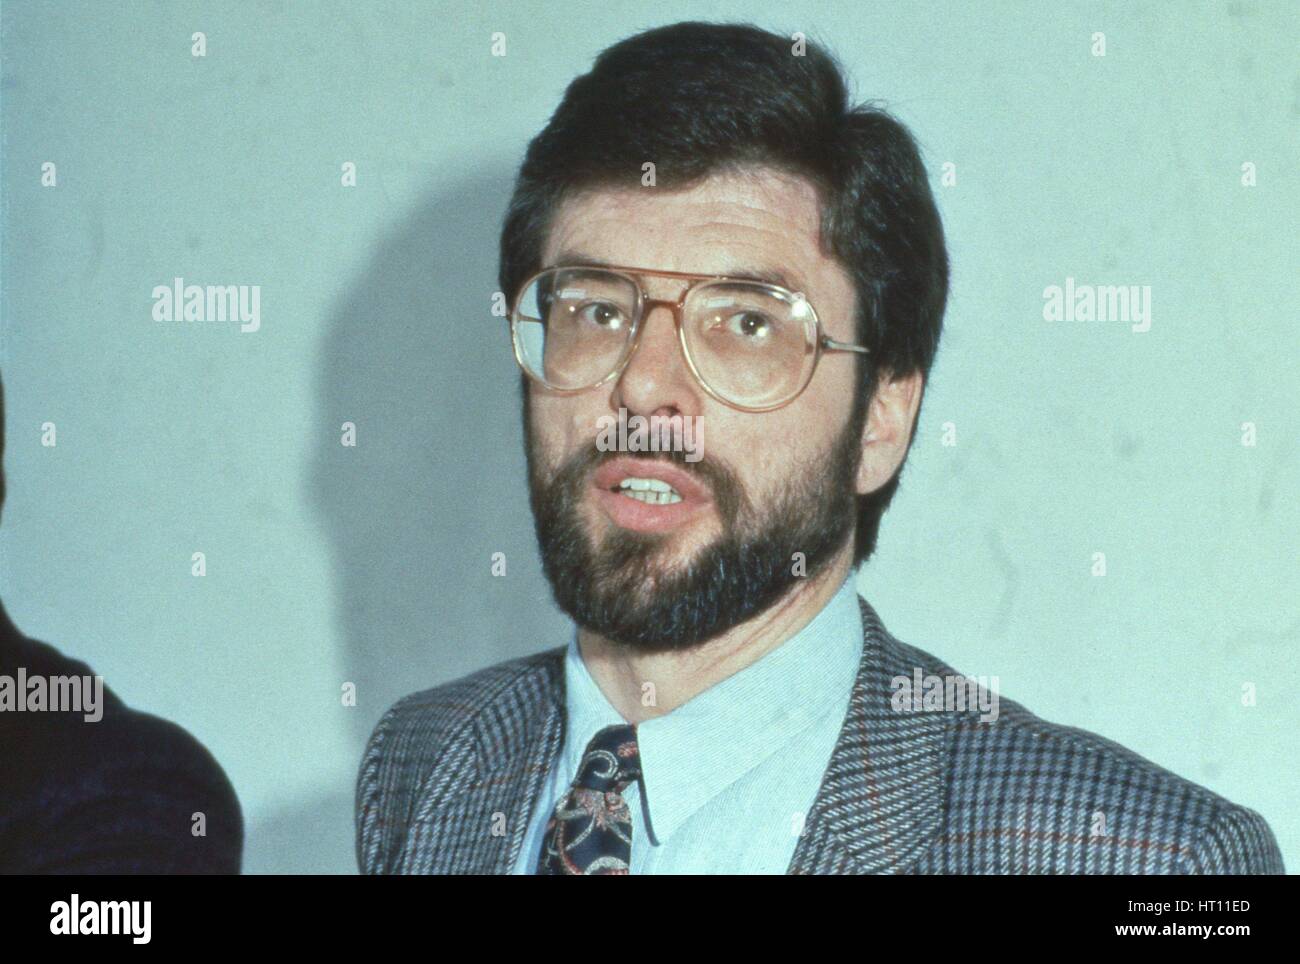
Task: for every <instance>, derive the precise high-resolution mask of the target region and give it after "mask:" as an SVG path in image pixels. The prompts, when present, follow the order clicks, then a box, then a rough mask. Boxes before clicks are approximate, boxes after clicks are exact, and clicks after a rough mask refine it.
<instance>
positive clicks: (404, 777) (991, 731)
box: [356, 597, 1283, 874]
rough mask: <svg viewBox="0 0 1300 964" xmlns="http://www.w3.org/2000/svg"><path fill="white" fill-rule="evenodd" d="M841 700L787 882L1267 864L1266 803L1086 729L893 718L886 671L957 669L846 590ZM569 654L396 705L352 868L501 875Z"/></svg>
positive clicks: (535, 790) (1002, 704)
mask: <svg viewBox="0 0 1300 964" xmlns="http://www.w3.org/2000/svg"><path fill="white" fill-rule="evenodd" d="M858 602H859V604H860V606H861V610H862V624H863V650H862V659H861V664H860V666H859V669H858V673H857V677H856V680H855V681H854V684H853V692H852V695H851V697H850V702H849V710H848V712H847V714H846V716H845V720H844V724H843V727H842V728H841V731H840V735H839V737H838V740H837V742H836V745H835V748H834V750H833V751H832V754H831V759H830V762H829V765H828V766H827V768H826V771H825V774H824V776H823V778H822V782H821V787H820V789H819V790H818V793H817V796H816V799H815V802H814V804H813V807H812V809H811V811H810V812H809V813H808V814H807V816H806V819H805V821H804V828H803V833H802V835H801V836H800V838H799V840H798V842H797V843H796V845H795V849H794V855H793V857H792V859H791V861H790V865H789V868H788V872H789V873H800V874H899V873H911V874H1022V873H1023V874H1222V873H1229V874H1231V873H1237V874H1264V873H1282V872H1283V866H1282V857H1281V854H1280V853H1279V851H1278V847H1277V843H1276V842H1275V840H1274V838H1273V834H1272V832H1271V831H1270V830H1269V828H1268V825H1267V824H1266V823H1265V822H1264V820H1263V818H1261V817H1260V816H1259V814H1257V813H1255V812H1254V811H1252V810H1248V809H1246V808H1245V807H1241V806H1237V805H1235V804H1233V803H1230V802H1229V801H1227V800H1225V799H1223V798H1222V797H1220V796H1217V795H1216V794H1214V793H1212V792H1210V791H1209V790H1207V789H1205V788H1203V787H1200V786H1197V785H1196V784H1194V783H1191V782H1189V781H1187V780H1184V779H1182V778H1181V777H1178V776H1176V775H1175V774H1173V773H1171V772H1169V771H1168V770H1165V769H1162V768H1161V767H1159V766H1157V765H1156V764H1154V763H1152V762H1150V761H1149V760H1146V759H1144V758H1142V757H1140V756H1138V755H1137V754H1136V753H1133V752H1132V751H1130V750H1127V749H1125V748H1124V747H1122V746H1120V745H1119V744H1117V743H1113V742H1111V741H1110V740H1107V739H1104V738H1102V737H1100V736H1097V735H1095V734H1093V733H1089V732H1087V731H1085V730H1081V729H1076V728H1072V727H1066V726H1058V725H1055V724H1052V723H1048V722H1046V721H1044V720H1041V719H1039V718H1038V717H1036V716H1034V715H1033V714H1032V713H1030V712H1029V711H1027V710H1026V709H1024V708H1023V707H1021V706H1019V705H1018V704H1016V703H1013V702H1011V701H1010V700H1007V699H1002V698H1000V697H999V701H998V716H997V719H996V720H995V721H991V722H981V721H980V719H979V716H980V711H979V709H978V708H977V707H975V706H972V707H971V708H970V709H969V710H964V711H963V710H951V711H948V710H945V711H923V710H913V709H911V708H908V709H907V710H897V709H895V708H894V706H893V703H891V696H892V695H893V693H894V690H893V689H892V688H891V680H893V679H894V678H895V677H898V676H905V677H909V678H912V677H913V674H914V672H915V670H916V669H918V668H919V669H920V670H921V672H922V674H923V675H926V676H928V675H931V674H933V675H937V676H955V675H957V674H955V672H954V671H953V670H952V669H950V668H949V667H947V666H946V665H944V664H943V663H941V662H939V661H938V660H936V659H935V658H934V657H932V656H930V655H928V654H926V653H924V652H922V651H921V650H919V649H915V648H913V647H911V646H908V645H906V644H905V643H902V642H899V641H898V640H897V639H895V638H894V637H893V636H891V635H890V634H889V632H888V631H887V630H886V629H885V628H884V626H883V625H882V624H881V622H880V619H879V617H878V616H877V615H876V612H875V610H874V609H873V608H872V607H871V605H870V604H868V603H867V602H866V600H864V599H862V598H861V597H859V599H858ZM564 717H565V711H564V648H563V647H561V648H558V649H553V650H549V651H547V652H543V653H539V654H537V655H534V656H528V657H524V658H522V659H516V660H513V661H511V662H507V663H503V664H500V665H498V666H493V667H491V668H489V669H485V670H482V671H480V672H477V673H475V674H473V675H471V676H468V677H466V678H464V679H461V680H458V681H456V682H453V683H448V684H446V685H443V686H439V687H436V688H434V689H430V690H427V691H425V692H421V693H416V694H414V695H411V696H408V697H406V698H405V699H402V700H400V701H399V702H398V703H397V704H396V705H394V706H393V708H392V709H390V710H389V711H388V713H387V714H386V715H385V716H384V717H383V719H382V720H381V721H380V722H379V724H378V726H376V728H375V731H374V733H373V734H372V736H371V738H370V741H369V743H368V745H367V747H366V752H365V756H364V758H363V760H362V763H361V768H360V774H359V777H358V782H357V800H356V802H357V810H356V820H357V860H358V863H359V865H360V869H361V871H362V872H363V873H368V874H379V873H403V874H407V873H422V874H428V873H436V874H450V873H478V874H500V873H509V872H510V870H511V868H512V867H513V865H514V863H515V861H516V859H517V858H518V856H519V851H520V848H521V846H522V845H523V841H524V837H525V834H526V831H527V829H528V823H529V820H530V818H531V817H532V814H533V810H534V807H535V804H536V801H537V799H538V794H539V792H540V791H541V789H542V786H543V781H544V780H545V778H546V776H547V773H548V772H549V770H550V767H551V765H552V763H553V761H554V760H555V759H556V758H557V756H558V754H559V752H560V748H561V746H562V744H563V738H564Z"/></svg>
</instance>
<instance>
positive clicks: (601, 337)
mask: <svg viewBox="0 0 1300 964" xmlns="http://www.w3.org/2000/svg"><path fill="white" fill-rule="evenodd" d="M636 304H637V288H636V285H635V284H634V283H633V282H632V281H631V280H630V279H628V278H624V277H622V276H621V275H617V274H614V273H613V272H610V271H605V270H602V269H600V268H553V269H551V270H549V271H546V272H543V273H542V274H540V275H538V276H537V277H536V278H534V279H533V280H532V282H530V283H529V285H528V286H527V287H526V288H525V289H524V291H523V293H522V294H521V295H520V297H519V301H518V304H517V306H516V308H515V313H514V316H513V318H512V322H513V325H512V328H513V331H514V339H515V352H516V354H517V355H518V358H519V363H520V364H521V365H522V366H523V367H524V370H525V371H527V372H528V373H529V374H530V375H532V376H533V377H535V378H537V379H539V380H540V381H542V382H543V383H545V384H546V385H548V386H550V387H551V388H559V389H576V388H585V387H587V386H590V385H595V384H597V383H599V382H601V381H603V380H604V379H605V378H606V377H607V376H608V375H609V374H610V372H612V371H614V369H616V368H617V367H618V366H619V363H620V362H621V361H622V360H623V353H624V352H625V351H626V350H627V348H628V345H629V344H630V339H631V335H632V321H633V319H634V317H635V314H636Z"/></svg>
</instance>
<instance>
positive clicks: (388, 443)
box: [0, 0, 1300, 872]
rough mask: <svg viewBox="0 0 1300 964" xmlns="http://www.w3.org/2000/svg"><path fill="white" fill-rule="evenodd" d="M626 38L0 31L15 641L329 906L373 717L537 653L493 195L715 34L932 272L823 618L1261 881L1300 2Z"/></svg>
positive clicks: (1293, 467) (174, 5)
mask: <svg viewBox="0 0 1300 964" xmlns="http://www.w3.org/2000/svg"><path fill="white" fill-rule="evenodd" d="M652 6H653V9H654V11H655V13H654V15H653V16H652V15H650V14H647V13H646V12H644V11H645V10H646V5H644V4H611V3H608V2H598V3H587V2H581V3H579V2H570V0H565V2H563V3H547V4H539V3H521V2H510V3H482V4H393V5H384V6H382V7H380V6H379V5H371V4H355V3H349V2H331V3H315V2H313V3H295V4H286V3H241V4H226V3H222V4H211V5H203V4H191V3H179V2H168V3H148V4H146V3H130V4H110V3H72V2H61V3H16V2H9V3H6V4H5V6H4V12H3V33H4V36H3V55H4V66H3V86H2V87H0V97H3V135H4V147H3V161H2V163H3V191H4V235H3V303H2V305H0V308H2V321H3V328H2V341H0V362H2V364H3V373H4V379H5V383H6V387H7V402H8V447H7V452H6V465H7V469H8V475H9V483H10V492H9V499H8V504H7V505H6V506H5V511H4V520H3V521H4V524H3V527H2V528H0V594H2V595H3V598H4V600H5V603H6V605H7V606H8V608H9V610H10V613H11V615H12V616H13V618H14V620H15V621H16V622H17V623H18V624H19V626H21V627H22V628H23V629H24V630H25V631H26V632H28V633H29V634H31V635H35V636H37V637H38V638H43V639H46V640H48V641H50V642H53V643H55V644H57V645H60V646H61V647H62V648H64V649H65V650H66V651H67V652H69V653H71V654H73V655H75V656H78V657H81V658H84V659H87V660H89V661H90V662H91V663H93V665H94V666H95V667H96V668H97V670H98V671H99V672H102V673H103V674H104V675H105V676H106V677H107V678H108V680H109V683H110V685H112V686H114V687H115V688H116V689H117V690H118V691H119V692H120V693H121V695H122V696H123V697H124V698H125V699H127V700H128V701H129V702H131V703H134V704H136V705H137V706H139V707H142V708H145V709H148V710H151V711H153V712H156V713H159V714H162V715H165V716H169V717H173V718H175V719H177V720H178V721H180V722H181V723H183V724H184V725H185V726H187V727H188V728H189V729H191V730H192V731H193V732H194V733H195V734H196V735H198V736H199V737H200V738H201V739H202V740H203V741H204V742H205V743H207V745H208V746H209V747H210V748H211V749H212V751H213V752H214V753H215V754H216V756H217V757H218V758H219V759H220V760H221V761H222V763H223V764H224V765H225V767H226V769H227V771H228V773H229V775H230V777H231V779H232V781H233V782H234V784H235V786H236V788H237V789H238V791H239V793H240V796H241V798H242V800H243V803H244V808H245V814H246V817H247V821H248V824H249V839H248V853H247V860H246V863H247V866H248V868H249V869H250V870H257V871H267V870H338V871H345V872H347V871H351V870H352V869H353V868H354V863H353V859H352V840H351V789H352V780H353V775H354V772H355V766H356V763H357V759H358V756H359V752H360V747H361V741H362V740H363V738H364V736H365V734H366V733H367V732H368V730H369V728H370V726H371V725H372V724H373V722H374V721H375V720H376V719H377V717H378V715H379V714H380V713H381V712H382V710H383V709H384V707H385V706H386V705H387V704H388V703H389V702H391V701H392V700H393V699H394V698H396V697H397V696H399V695H401V694H403V693H406V692H409V691H411V690H414V689H417V688H423V687H425V686H428V685H431V684H434V683H437V682H439V681H442V680H446V679H449V678H452V677H454V676H458V675H461V674H463V673H465V672H467V671H470V670H472V669H475V668H477V667H480V666H483V665H486V664H488V663H491V662H495V661H498V660H500V659H503V658H506V657H509V656H514V655H518V654H522V653H526V652H531V651H535V650H538V649H541V648H544V647H547V646H552V645H558V644H559V643H561V642H563V641H564V640H565V638H566V625H567V624H566V623H565V621H564V620H563V619H561V618H560V617H559V616H558V615H556V614H555V613H554V612H553V611H552V610H551V609H550V608H549V602H548V601H547V598H548V597H547V588H546V585H545V582H544V580H543V579H542V578H541V577H540V575H539V574H538V573H537V571H536V557H535V552H534V549H533V545H532V530H531V523H530V520H529V516H528V510H527V502H526V495H525V488H524V483H523V477H522V466H523V459H522V455H521V450H520V434H519V426H518V412H517V399H516V384H517V374H516V371H515V369H514V364H513V361H512V360H511V358H510V356H509V354H508V349H507V343H506V341H505V340H504V339H503V337H502V335H503V331H502V327H501V322H500V321H499V320H498V319H494V318H492V317H491V316H490V315H489V314H488V311H487V309H488V305H489V298H490V295H491V293H492V291H493V290H494V289H495V279H496V263H495V257H496V239H497V229H498V225H499V219H500V217H501V214H502V211H503V206H504V203H505V199H506V197H507V194H508V190H509V186H510V183H509V182H510V177H511V175H512V173H513V170H514V167H515V165H516V164H517V163H518V161H519V159H520V157H521V154H522V151H523V148H524V146H525V144H526V142H527V140H528V138H529V137H531V136H532V135H533V134H534V133H535V132H536V131H537V130H538V129H539V127H540V126H541V125H542V124H543V123H544V122H545V120H546V118H547V117H548V116H549V114H550V112H551V111H552V110H553V109H554V107H555V105H556V104H557V102H558V100H559V97H560V95H561V93H562V91H563V88H564V87H565V85H567V84H568V82H569V81H570V80H571V79H572V78H573V77H574V76H575V75H576V74H577V73H579V72H581V71H582V70H585V69H586V67H587V66H588V65H589V64H590V62H591V60H592V58H593V56H594V55H595V54H596V53H597V51H599V50H600V49H601V48H602V47H604V46H605V45H607V44H609V43H611V42H613V41H615V40H617V39H619V38H621V37H623V36H625V35H626V34H628V33H630V32H632V31H634V30H636V29H639V28H641V27H645V26H651V25H654V24H658V23H667V22H671V21H674V20H680V19H691V18H705V19H733V18H740V19H748V20H752V21H754V22H756V23H758V24H760V25H762V26H765V27H769V28H773V29H777V30H782V31H785V32H793V31H795V30H803V31H806V32H807V33H808V34H809V35H810V36H814V37H816V36H821V37H825V38H829V39H830V40H831V41H832V42H833V46H834V48H835V50H836V51H837V52H838V53H839V54H840V55H841V56H842V58H843V60H844V62H845V63H846V65H847V66H848V68H849V70H850V72H851V73H852V75H853V79H854V82H855V85H856V91H857V97H858V98H859V99H863V98H879V99H881V100H883V101H884V102H885V104H886V106H888V107H890V108H891V109H892V110H894V111H895V112H896V113H897V114H898V115H899V116H900V117H901V118H902V119H903V120H904V121H905V122H907V123H909V124H910V125H911V126H912V127H913V129H914V131H915V133H916V135H917V136H918V138H919V140H920V141H921V143H922V145H923V148H924V150H925V155H926V160H927V163H928V164H930V165H931V167H932V171H933V175H934V183H935V185H936V190H937V193H938V197H939V203H940V205H941V207H942V211H943V216H944V219H945V224H946V227H947V231H948V235H949V238H950V243H951V253H952V257H953V264H954V281H953V295H952V302H951V309H950V311H949V314H948V320H947V330H946V332H945V335H944V343H943V346H942V350H941V352H940V355H939V359H938V362H937V364H936V367H935V369H934V372H933V377H932V383H931V386H930V391H929V395H928V396H927V400H926V407H925V411H924V414H923V419H922V422H921V425H920V427H919V432H920V435H919V438H918V441H917V443H916V445H915V447H914V449H913V452H912V456H911V462H910V464H909V468H908V471H907V475H906V479H905V484H904V486H903V488H902V491H901V494H900V496H899V498H898V500H897V501H896V503H895V507H894V508H893V509H892V510H891V512H890V513H889V515H888V516H887V518H886V521H885V525H884V530H883V537H882V543H881V548H880V551H879V554H878V557H877V558H876V560H875V562H874V563H873V564H872V565H871V566H870V567H869V569H868V570H867V571H866V572H865V573H864V575H863V577H862V580H861V587H862V590H863V592H864V593H865V594H866V595H867V596H868V597H869V598H870V599H871V600H872V601H873V603H874V604H875V605H876V607H877V608H878V609H879V610H880V612H881V613H882V615H883V616H884V618H885V620H886V622H887V624H888V625H889V626H890V628H891V629H892V630H893V631H894V632H895V633H896V634H897V635H899V636H901V637H902V638H904V639H906V640H908V641H909V642H912V643H914V644H916V645H919V646H921V647H922V648H924V649H927V650H929V651H931V652H933V653H934V654H936V655H938V656H941V657H943V658H944V659H946V660H947V661H949V662H951V663H952V664H954V665H956V666H957V667H958V668H959V669H961V670H963V671H965V672H967V673H970V674H973V675H988V676H991V675H996V676H999V677H1000V679H1001V690H1002V692H1003V694H1004V695H1006V696H1009V697H1011V698H1013V699H1016V700H1018V701H1020V702H1023V703H1025V704H1026V705H1027V706H1029V708H1031V709H1032V710H1034V711H1035V712H1037V713H1039V714H1040V715H1042V716H1045V717H1046V718H1048V719H1051V720H1054V721H1057V722H1060V723H1066V724H1072V725H1076V726H1082V727H1085V728H1088V729H1093V730H1096V731H1097V732H1100V733H1102V734H1103V735H1105V736H1108V737H1110V738H1112V739H1115V740H1118V741H1119V742H1121V743H1123V744H1126V745H1127V746H1129V747H1132V748H1133V749H1135V750H1137V751H1138V752H1140V753H1142V754H1143V755H1145V756H1147V757H1149V758H1151V759H1153V760H1155V761H1157V762H1159V763H1160V764H1162V765H1164V766H1166V767H1169V768H1170V769H1172V770H1174V771H1176V772H1178V773H1180V774H1182V775H1184V776H1187V777H1189V778H1191V779H1193V780H1196V781H1197V782H1200V783H1203V784H1205V785H1207V786H1209V787H1211V788H1212V789H1214V790H1215V791H1217V792H1219V793H1222V794H1224V795H1226V796H1228V797H1229V798H1231V799H1233V800H1234V801H1237V802H1240V803H1243V804H1246V805H1249V806H1251V807H1254V808H1256V809H1258V810H1259V811H1261V812H1262V813H1263V814H1264V815H1265V816H1266V817H1267V818H1268V819H1269V820H1270V822H1271V823H1272V826H1273V827H1274V829H1275V830H1276V832H1277V834H1278V836H1279V838H1280V840H1281V842H1282V846H1283V851H1284V855H1285V857H1286V860H1287V862H1288V865H1289V867H1290V868H1291V869H1292V870H1297V869H1300V816H1298V811H1300V807H1297V802H1298V797H1300V794H1298V792H1297V773H1298V772H1300V768H1297V766H1296V763H1295V760H1296V740H1295V735H1296V733H1297V730H1298V729H1300V727H1298V724H1300V710H1298V709H1297V693H1298V692H1300V673H1298V672H1297V669H1296V656H1295V650H1296V645H1297V643H1298V642H1300V604H1298V602H1297V600H1298V599H1300V565H1298V560H1297V548H1296V547H1297V532H1298V531H1300V525H1298V523H1300V510H1297V507H1296V501H1295V496H1296V493H1297V491H1298V490H1300V485H1297V482H1298V481H1300V460H1298V459H1297V447H1296V446H1297V439H1300V405H1297V390H1296V385H1297V378H1296V374H1295V368H1296V356H1297V349H1298V348H1300V339H1298V338H1297V335H1296V320H1297V317H1298V314H1297V307H1298V305H1297V301H1298V299H1297V290H1296V279H1295V269H1296V245H1295V242H1294V233H1295V225H1296V223H1297V213H1298V212H1297V203H1296V200H1297V196H1298V194H1300V192H1297V173H1296V165H1295V159H1296V156H1297V137H1296V132H1297V119H1298V118H1300V82H1298V81H1297V78H1296V62H1295V40H1296V37H1297V35H1298V30H1297V28H1298V27H1300V17H1298V16H1297V13H1296V11H1297V9H1300V8H1297V6H1296V5H1295V4H1293V3H1289V2H1274V3H1249V2H1236V3H1230V4H1224V5H1210V4H1190V3H1189V4H1179V5H1176V13H1177V15H1173V14H1174V12H1175V11H1174V10H1173V9H1172V5H1168V4H1163V3H1161V4H1152V3H1145V4H1142V3H1117V4H1113V5H1094V4H1089V5H1085V6H1076V7H1075V8H1073V9H1069V8H1067V7H1066V6H1065V5H1063V4H1056V3H1052V4H1039V3H1034V4H1027V3H1026V4H1018V3H1015V4H1012V3H995V4H984V5H980V4H965V3H955V2H954V3H949V2H938V3H902V2H899V3H882V4H865V3H860V2H843V3H838V4H830V3H825V2H817V3H801V2H794V0H782V2H779V3H765V2H764V3H758V2H747V3H708V4H699V3H695V4H688V3H675V2H661V3H658V4H654V5H652ZM557 11H563V13H562V15H561V14H560V13H558V12H557ZM194 31H205V32H206V34H207V39H208V55H207V57H206V58H203V59H195V58H193V57H191V54H190V35H191V34H192V32H194ZM494 31H502V32H504V33H505V34H506V36H507V38H508V39H507V43H508V46H507V51H508V54H507V56H506V57H505V58H495V57H492V56H490V49H489V44H490V37H491V34H492V32H494ZM1097 31H1102V32H1104V33H1105V35H1106V44H1107V49H1106V56H1105V57H1104V58H1101V57H1094V56H1093V55H1092V54H1091V51H1090V47H1091V44H1092V40H1091V38H1092V35H1093V33H1094V32H1097ZM349 160H351V161H355V162H356V163H357V165H358V169H359V183H358V186H357V187H355V188H351V189H345V188H342V187H340V185H339V166H340V164H341V163H343V162H344V161H349ZM45 161H53V162H55V163H56V164H57V165H58V187H57V188H53V189H49V188H42V187H41V186H40V183H39V177H40V166H41V164H42V163H43V162H45ZM946 161H951V162H953V163H955V164H956V165H957V184H956V185H955V186H942V185H941V184H940V183H939V175H940V169H939V166H940V165H941V164H942V163H943V162H946ZM1246 161H1250V162H1253V163H1254V164H1255V165H1256V167H1257V170H1258V185H1257V186H1256V187H1253V188H1248V187H1244V186H1242V184H1241V165H1242V164H1243V162H1246ZM178 275H179V276H181V277H184V278H186V279H188V280H190V281H193V282H196V283H201V284H250V285H251V284H259V285H261V286H262V302H261V311H262V327H261V330H260V331H258V332H256V333H248V334H241V333H239V332H238V331H236V330H234V326H233V325H230V324H227V325H219V324H218V325H210V326H194V325H190V326H186V325H184V324H164V323H159V322H155V321H153V320H152V319H151V316H150V308H151V300H150V292H151V289H152V288H153V286H154V285H156V284H166V283H169V282H170V280H171V279H172V278H173V277H175V276H178ZM1067 276H1069V277H1073V278H1075V279H1076V280H1077V281H1078V282H1080V283H1096V284H1137V285H1148V284H1149V285H1151V288H1152V307H1153V323H1152V327H1151V330H1150V331H1148V332H1145V333H1134V332H1132V331H1130V330H1129V328H1128V326H1126V325H1124V324H1122V323H1108V324H1103V323H1095V324H1091V325H1088V324H1081V323H1079V324H1069V323H1050V322H1046V321H1044V320H1043V317H1042V292H1043V289H1044V287H1046V286H1047V285H1051V284H1063V283H1064V281H1065V278H1066V277H1067ZM345 419H351V420H354V421H356V422H357V423H358V425H359V433H360V434H359V445H358V447H357V448H356V449H355V450H345V449H342V448H341V447H340V446H339V445H338V444H337V429H338V426H339V424H340V423H341V422H342V421H344V420H345ZM47 421H49V422H54V423H56V425H57V431H58V445H57V447H56V448H53V449H51V448H45V447H42V446H41V444H40V426H41V424H42V423H44V422H47ZM949 421H950V422H953V423H954V424H955V426H956V431H957V442H958V444H957V445H956V446H955V447H944V446H943V445H942V431H943V423H944V422H949ZM1243 422H1254V423H1255V424H1256V425H1257V427H1258V444H1257V445H1256V446H1255V447H1253V448H1250V447H1243V446H1242V444H1241V425H1242V423H1243ZM196 550H202V551H204V552H205V553H206V554H207V561H208V575H207V576H206V577H205V578H203V579H196V578H194V577H192V576H191V575H190V555H191V553H192V552H194V551H196ZM494 551H505V552H506V553H507V557H508V559H509V560H510V562H509V567H510V568H509V575H508V577H507V578H506V579H505V580H500V579H497V580H494V579H492V578H491V577H490V575H489V571H488V557H489V555H490V553H491V552H494ZM1095 551H1103V552H1105V553H1106V559H1107V565H1108V574H1107V575H1106V576H1105V577H1104V578H1096V577H1094V576H1093V575H1092V574H1091V572H1090V567H1091V563H1092V553H1093V552H1095ZM345 680H351V681H355V682H356V683H357V684H358V686H359V694H360V705H359V706H358V707H357V708H355V709H347V708H344V707H342V706H341V705H340V700H339V688H340V685H341V683H342V682H343V681H345ZM1245 682H1253V683H1254V684H1255V685H1256V687H1257V692H1258V705H1257V706H1254V707H1244V706H1243V705H1242V702H1241V691H1242V685H1243V683H1245Z"/></svg>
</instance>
